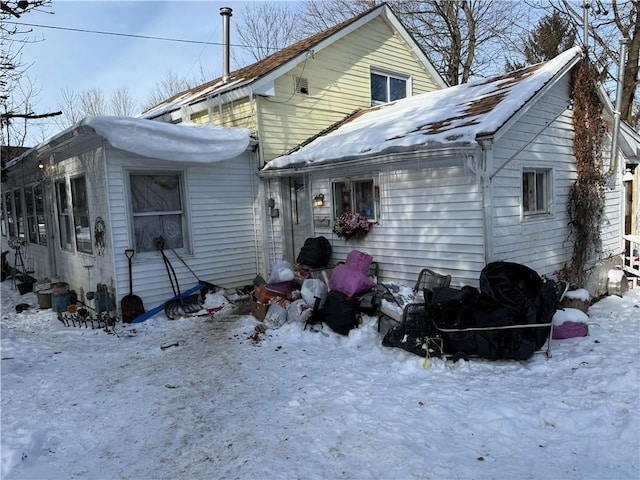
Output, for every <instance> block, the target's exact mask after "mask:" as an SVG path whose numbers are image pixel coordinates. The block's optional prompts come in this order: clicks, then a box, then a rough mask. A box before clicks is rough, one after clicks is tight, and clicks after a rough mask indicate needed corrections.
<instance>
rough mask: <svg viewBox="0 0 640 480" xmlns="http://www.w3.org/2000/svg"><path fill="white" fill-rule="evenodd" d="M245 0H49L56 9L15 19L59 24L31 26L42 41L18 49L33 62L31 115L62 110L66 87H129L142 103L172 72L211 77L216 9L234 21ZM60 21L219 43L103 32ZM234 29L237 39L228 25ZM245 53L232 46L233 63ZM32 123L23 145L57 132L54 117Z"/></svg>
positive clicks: (217, 50)
mask: <svg viewBox="0 0 640 480" xmlns="http://www.w3.org/2000/svg"><path fill="white" fill-rule="evenodd" d="M243 3H244V2H237V1H224V2H218V1H204V0H203V1H186V0H171V1H150V0H148V1H145V0H138V1H93V0H83V1H67V0H54V1H53V2H52V5H51V8H50V9H48V10H47V11H51V12H53V14H49V13H40V12H37V11H32V12H30V13H28V14H25V15H23V16H22V17H21V18H20V19H18V20H16V22H21V23H28V24H34V25H45V26H49V27H56V28H43V27H38V26H33V27H30V28H32V29H33V33H32V34H31V37H32V38H37V39H39V40H40V41H38V42H35V43H29V44H26V45H25V47H24V49H23V51H22V62H23V63H25V64H31V63H33V65H32V66H31V67H30V68H29V70H28V76H29V78H30V79H31V80H32V81H33V82H35V83H36V85H37V87H38V88H39V89H40V93H39V95H38V97H37V99H36V102H37V103H36V105H35V107H34V111H35V113H45V112H52V111H57V110H59V109H60V106H61V103H62V95H61V92H62V91H63V89H70V90H73V91H76V92H81V91H86V90H89V89H92V88H98V89H100V90H101V91H102V92H103V94H104V96H105V98H107V99H108V98H109V97H110V96H111V94H112V93H113V92H114V91H115V90H117V89H119V88H122V87H126V88H128V90H129V92H130V94H131V95H132V97H133V98H134V99H137V101H138V102H139V103H143V102H145V101H146V100H147V99H148V96H149V92H150V91H151V90H153V89H154V87H155V85H156V82H157V81H158V80H161V79H163V78H165V77H166V75H167V73H168V72H170V71H173V72H175V73H177V74H178V75H180V76H187V77H190V78H193V77H197V78H200V71H201V70H202V71H204V72H205V73H207V74H209V75H210V77H211V78H214V77H216V76H219V75H220V74H221V73H222V56H221V53H222V47H221V45H220V43H221V42H222V17H221V16H220V7H223V6H229V7H231V8H233V10H234V15H233V17H232V18H231V22H234V21H238V19H239V18H238V17H239V16H240V15H241V13H242V10H243ZM57 27H63V28H70V29H79V30H95V31H103V32H114V33H124V34H132V35H142V36H149V37H165V38H174V39H184V40H196V41H201V42H213V43H216V45H203V44H194V43H182V42H172V41H163V40H152V39H143V38H132V37H125V36H113V35H101V34H96V33H89V32H77V31H69V30H63V29H60V28H57ZM21 28H23V27H21ZM231 32H232V38H231V41H232V43H234V37H233V32H234V27H233V23H232V28H231ZM235 43H237V42H235ZM243 53H244V52H242V51H241V49H240V48H237V47H232V60H231V68H232V69H234V68H236V67H238V66H242V65H244V64H245V63H247V61H245V60H243V57H242V55H243ZM249 63H250V62H249ZM32 122H34V123H33V125H34V127H35V128H33V129H32V134H33V137H32V139H31V141H30V142H29V143H28V145H29V144H34V143H37V142H39V141H42V140H43V136H44V137H47V136H50V135H53V134H55V133H57V132H58V131H59V128H58V127H57V126H56V124H55V121H54V120H53V119H45V120H42V121H41V122H40V121H32ZM36 122H37V125H38V126H37V127H36ZM43 129H44V130H43Z"/></svg>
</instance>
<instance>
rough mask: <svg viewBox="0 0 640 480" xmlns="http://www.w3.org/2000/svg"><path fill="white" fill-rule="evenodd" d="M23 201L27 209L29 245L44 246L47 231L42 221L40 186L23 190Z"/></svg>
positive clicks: (41, 192)
mask: <svg viewBox="0 0 640 480" xmlns="http://www.w3.org/2000/svg"><path fill="white" fill-rule="evenodd" d="M24 201H25V204H26V207H27V238H28V239H29V243H35V244H40V245H46V244H47V229H46V225H45V221H44V194H43V186H42V184H38V185H34V186H30V187H27V188H25V190H24Z"/></svg>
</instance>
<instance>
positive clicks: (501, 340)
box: [428, 262, 559, 360]
mask: <svg viewBox="0 0 640 480" xmlns="http://www.w3.org/2000/svg"><path fill="white" fill-rule="evenodd" d="M473 291H474V289H473V288H472V287H463V288H462V289H461V290H459V291H457V292H456V289H446V290H445V289H435V290H434V292H433V294H432V295H431V296H430V297H429V298H428V300H429V310H430V314H431V318H432V320H433V322H434V324H435V326H436V328H437V329H438V331H439V332H441V333H442V335H443V338H444V351H445V352H446V353H451V354H455V353H464V354H466V355H477V356H480V357H482V358H488V359H499V358H504V359H517V360H526V359H528V358H530V357H531V356H532V355H533V353H534V352H535V351H537V350H539V349H540V348H542V346H543V345H544V344H545V342H546V341H547V338H548V336H549V331H550V329H549V327H548V326H541V327H540V328H536V327H533V328H530V327H524V328H517V326H518V325H529V324H548V323H551V321H552V318H553V314H554V313H555V311H556V309H557V305H558V301H559V295H558V292H557V288H556V284H555V282H554V281H553V280H544V279H542V278H541V277H540V276H539V275H538V274H537V273H536V272H535V271H534V270H532V269H530V268H529V267H527V266H525V265H520V264H517V263H510V262H494V263H490V264H488V265H487V266H486V267H485V268H484V269H483V270H482V272H481V274H480V290H479V291H476V292H475V293H473ZM475 328H482V329H483V330H474V329H475ZM447 329H449V330H451V329H456V330H457V331H446V330H447Z"/></svg>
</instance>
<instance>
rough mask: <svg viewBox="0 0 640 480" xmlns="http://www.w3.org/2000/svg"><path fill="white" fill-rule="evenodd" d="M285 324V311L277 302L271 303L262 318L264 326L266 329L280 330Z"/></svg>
mask: <svg viewBox="0 0 640 480" xmlns="http://www.w3.org/2000/svg"><path fill="white" fill-rule="evenodd" d="M286 322H287V310H286V308H284V307H283V306H282V305H280V303H279V302H276V303H272V304H271V305H270V306H269V310H267V315H266V316H265V317H264V326H265V327H267V328H280V327H281V326H282V325H284V324H285V323H286Z"/></svg>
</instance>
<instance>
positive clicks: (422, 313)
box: [382, 304, 442, 357]
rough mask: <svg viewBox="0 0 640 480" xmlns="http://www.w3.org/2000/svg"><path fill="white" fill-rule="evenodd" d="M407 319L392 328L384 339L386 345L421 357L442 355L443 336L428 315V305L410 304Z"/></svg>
mask: <svg viewBox="0 0 640 480" xmlns="http://www.w3.org/2000/svg"><path fill="white" fill-rule="evenodd" d="M407 308H409V310H408V311H407V315H406V317H405V320H404V321H403V322H402V323H401V324H400V325H396V326H394V327H392V328H390V329H389V330H388V331H387V333H386V334H385V336H384V338H383V339H382V345H384V346H385V347H397V348H402V349H403V350H406V351H407V352H411V353H415V354H416V355H419V356H421V357H426V356H427V350H428V351H429V356H430V357H439V356H440V355H442V347H441V345H442V342H441V337H440V336H439V335H438V332H437V330H436V329H435V327H434V326H433V322H431V321H430V320H429V319H428V317H427V315H428V312H427V309H426V305H419V304H415V305H410V306H409V307H407Z"/></svg>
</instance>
